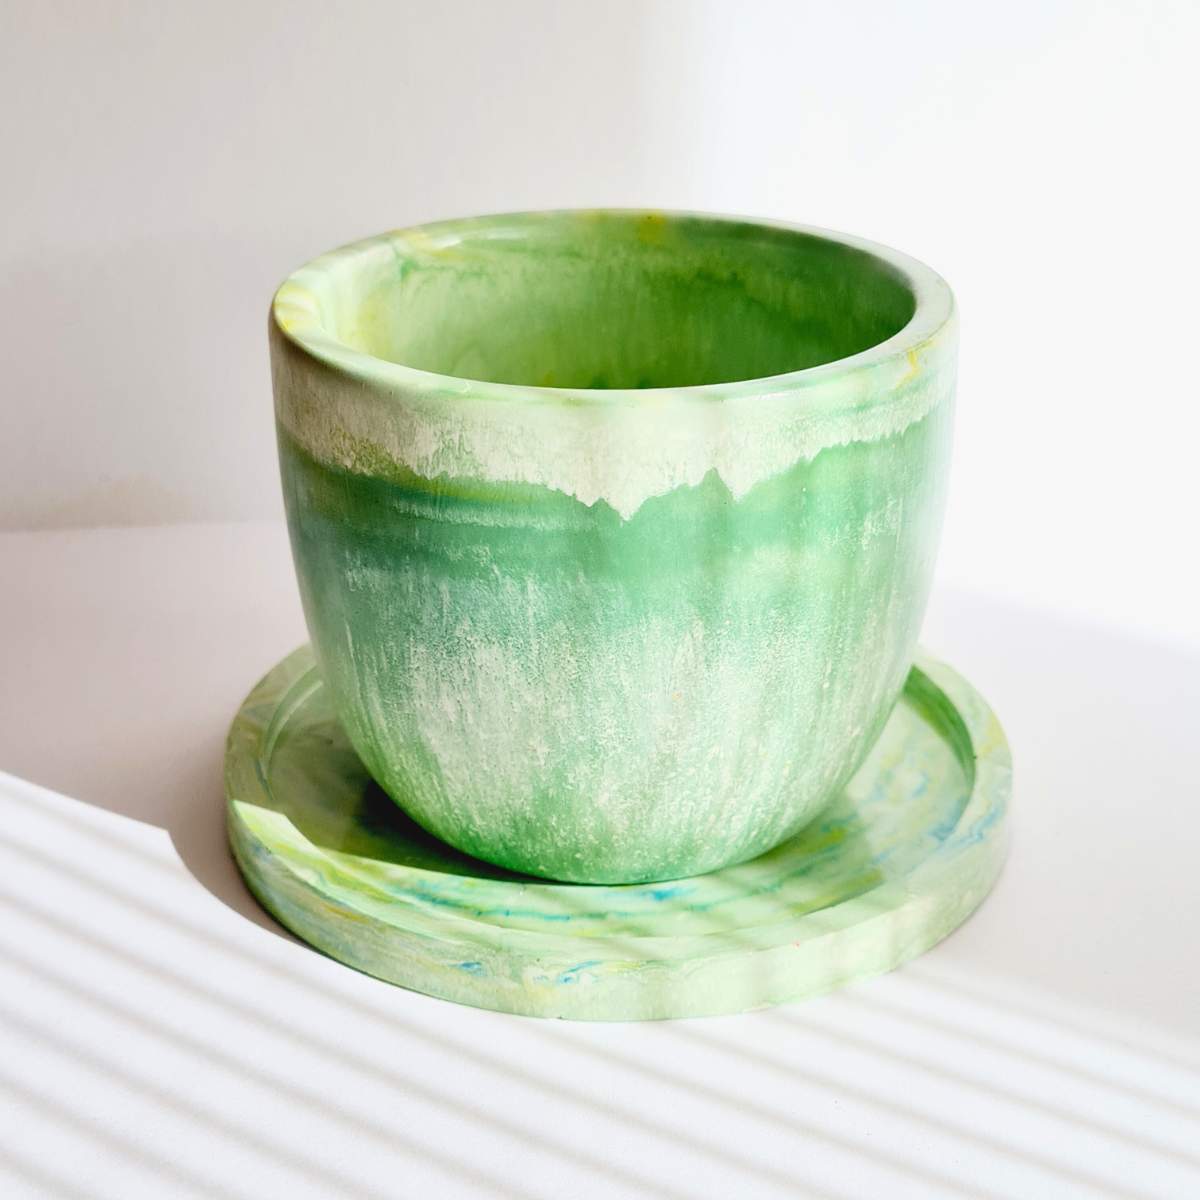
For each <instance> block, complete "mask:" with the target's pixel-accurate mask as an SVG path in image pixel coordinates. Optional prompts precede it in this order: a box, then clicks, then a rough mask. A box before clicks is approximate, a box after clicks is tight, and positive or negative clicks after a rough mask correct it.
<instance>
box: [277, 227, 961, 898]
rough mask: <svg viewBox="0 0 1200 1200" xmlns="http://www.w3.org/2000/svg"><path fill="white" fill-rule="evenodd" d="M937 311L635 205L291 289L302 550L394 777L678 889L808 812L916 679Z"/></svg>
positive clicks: (436, 819)
mask: <svg viewBox="0 0 1200 1200" xmlns="http://www.w3.org/2000/svg"><path fill="white" fill-rule="evenodd" d="M953 307H954V306H953V299H952V297H951V294H950V291H949V289H948V288H947V286H946V284H945V283H944V282H943V281H942V280H941V279H940V278H939V277H938V276H937V275H936V274H934V273H933V272H932V271H930V270H929V269H928V268H926V267H924V266H922V265H920V264H919V263H916V262H914V261H913V260H912V259H909V258H907V257H905V256H904V255H901V254H897V253H895V252H894V251H891V250H887V249H884V248H882V247H879V246H875V245H872V244H870V243H867V242H863V241H860V240H858V239H856V238H851V237H845V236H842V235H838V234H829V233H824V232H820V231H816V230H809V229H802V228H794V227H789V226H783V225H776V224H769V223H765V222H751V221H744V220H733V219H724V218H714V217H706V216H693V215H685V214H662V213H649V212H622V211H604V212H557V213H553V212H552V213H530V214H520V215H511V216H498V217H485V218H480V219H474V220H460V221H449V222H445V223H441V224H435V225H426V226H422V227H420V228H416V229H409V230H401V231H398V232H395V233H390V234H386V235H383V236H381V237H378V238H373V239H370V240H368V241H364V242H359V243H356V244H355V245H352V246H348V247H346V248H344V249H341V250H337V251H334V252H333V253H331V254H328V255H325V256H323V257H321V258H319V259H316V260H315V261H313V262H312V263H310V264H308V265H307V266H305V267H303V268H301V269H300V270H299V271H297V272H296V273H295V274H294V275H292V276H291V277H290V278H289V279H288V280H287V281H286V282H285V283H284V284H283V286H282V287H281V288H280V290H279V292H278V293H277V295H276V297H275V301H274V304H273V307H272V314H271V322H270V338H271V351H272V363H273V371H274V388H275V401H276V414H277V420H278V430H279V449H280V462H281V468H282V475H283V488H284V496H285V500H286V505H287V512H288V519H289V525H290V529H291V538H292V548H293V552H294V556H295V562H296V570H297V575H298V578H299V583H300V590H301V595H302V599H303V603H304V610H305V615H306V618H307V622H308V627H309V631H310V634H311V636H312V642H313V647H314V650H315V652H316V656H317V662H318V664H319V667H320V670H321V673H322V675H323V677H324V680H325V682H326V685H327V687H328V688H329V692H330V696H331V698H332V702H333V706H334V710H335V711H336V712H337V714H338V717H339V719H340V721H341V723H342V724H343V725H344V726H345V730H346V733H347V735H348V736H349V738H350V741H351V743H352V744H353V746H354V748H355V750H356V751H357V753H358V754H359V755H360V756H361V758H362V760H363V762H364V764H365V765H366V767H367V768H368V770H369V771H370V772H371V774H372V775H373V776H374V777H375V779H376V780H377V781H378V783H379V784H380V785H381V786H382V787H383V788H384V789H385V790H386V791H387V792H388V793H389V794H390V795H391V796H392V797H393V798H394V799H395V800H396V802H397V803H399V804H400V805H401V806H402V807H403V808H404V810H405V811H406V812H408V813H409V814H410V815H411V816H412V817H413V818H414V819H415V820H416V821H418V822H419V823H420V824H421V825H423V826H425V827H426V828H427V829H428V830H430V831H431V832H432V833H434V834H435V835H436V836H438V837H440V838H442V839H443V840H444V841H446V842H449V843H450V844H451V845H453V846H456V847H458V848H459V849H461V850H464V851H466V852H468V853H469V854H473V855H475V856H477V857H479V858H483V859H486V860H489V861H491V862H493V863H498V864H500V865H502V866H505V867H508V868H511V869H514V870H518V871H524V872H528V873H531V874H535V875H542V876H547V877H550V878H554V879H561V880H571V881H583V882H596V883H613V882H637V881H645V880H660V879H670V878H678V877H681V876H686V875H693V874H698V873H701V872H705V871H710V870H713V869H716V868H719V867H721V866H724V865H728V864H730V863H734V862H738V861H741V860H744V859H747V858H751V857H753V856H755V855H758V854H760V853H762V852H764V851H766V850H768V849H770V848H771V847H772V846H774V845H776V844H777V843H779V842H780V841H782V840H783V839H785V838H787V837H789V836H790V835H791V834H793V833H795V832H797V831H798V830H799V829H800V828H801V827H803V826H804V825H806V824H807V823H808V822H809V821H811V820H812V819H813V818H814V817H815V816H817V814H818V813H820V811H821V810H822V808H823V807H824V806H826V805H827V804H828V803H829V802H830V801H831V800H832V799H833V798H834V797H835V796H836V795H837V793H838V791H839V789H840V788H841V787H842V785H843V784H844V783H845V782H846V781H847V780H848V778H849V777H850V775H851V774H852V773H853V772H854V770H855V769H856V767H857V766H858V765H859V763H860V762H861V761H862V759H863V758H864V756H865V755H866V753H867V751H868V750H869V748H870V747H871V745H872V743H873V741H874V740H875V738H876V736H877V735H878V733H879V731H880V729H881V728H882V726H883V723H884V721H885V720H886V718H887V716H888V714H889V712H890V711H891V709H892V706H893V704H894V703H895V701H896V699H897V697H898V696H899V694H900V690H901V688H902V686H903V684H904V680H905V677H906V675H907V673H908V669H909V666H910V664H911V662H912V659H913V655H914V651H915V645H916V637H917V632H918V629H919V626H920V623H921V618H922V614H923V610H924V607H925V600H926V595H927V591H928V587H929V581H930V575H931V570H932V566H933V561H934V555H935V551H936V544H937V538H938V531H939V527H940V522H941V510H942V499H943V492H944V481H945V474H946V466H947V461H948V454H949V445H950V430H951V415H952V413H951V410H952V397H953V384H954V352H955V332H954V312H953Z"/></svg>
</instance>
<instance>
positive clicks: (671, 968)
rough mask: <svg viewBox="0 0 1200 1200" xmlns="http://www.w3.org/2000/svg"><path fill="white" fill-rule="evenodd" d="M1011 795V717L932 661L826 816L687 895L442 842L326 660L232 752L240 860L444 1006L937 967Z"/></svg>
mask: <svg viewBox="0 0 1200 1200" xmlns="http://www.w3.org/2000/svg"><path fill="white" fill-rule="evenodd" d="M1010 783H1011V760H1010V757H1009V751H1008V744H1007V742H1006V741H1005V738H1004V733H1003V731H1002V730H1001V728H1000V726H999V724H998V722H997V721H996V718H995V717H994V715H993V714H992V712H991V710H990V709H989V708H988V706H987V705H986V703H985V702H984V701H983V699H982V698H981V697H980V696H979V695H978V693H976V692H975V691H974V689H973V688H972V687H971V686H970V684H968V683H967V682H966V680H964V679H963V678H962V677H961V676H960V675H958V674H956V673H955V672H954V671H952V670H951V669H950V668H949V667H947V666H944V665H943V664H940V663H937V662H935V661H932V660H930V659H928V658H926V657H921V658H919V660H918V663H917V666H915V667H914V668H913V670H912V672H911V673H910V675H909V677H908V682H907V684H906V686H905V690H904V694H903V696H902V697H901V700H900V702H899V704H897V706H896V708H895V711H894V712H893V714H892V716H891V718H890V720H889V721H888V724H887V726H886V728H885V730H884V732H883V735H882V736H881V737H880V739H879V742H878V743H877V745H876V746H875V748H874V750H873V751H872V753H871V755H870V757H869V758H868V760H867V762H866V763H865V764H864V765H863V767H862V768H861V769H860V771H859V772H858V774H857V775H856V776H855V777H854V779H853V780H852V781H851V783H850V785H849V786H848V787H847V789H846V791H845V793H844V794H843V795H842V797H841V798H840V799H839V800H838V801H837V802H836V803H835V804H834V805H833V807H832V808H831V809H829V810H827V811H826V813H825V815H824V816H823V817H822V818H820V819H819V820H818V821H817V822H816V823H814V824H813V825H811V826H809V827H808V828H807V829H806V830H804V831H803V832H802V833H801V834H799V835H798V836H797V837H795V838H793V839H792V840H791V841H789V842H787V843H785V844H784V845H782V846H779V847H777V848H776V849H775V850H772V851H771V852H770V853H768V854H764V855H763V856H762V857H760V858H757V859H755V860H754V861H752V862H748V863H743V864H742V865H740V866H736V867H729V868H726V869H725V870H722V871H717V872H714V873H713V874H711V875H705V876H699V877H696V878H691V879H681V880H676V881H673V882H670V883H660V884H635V885H628V886H593V885H585V884H556V883H550V882H547V881H546V880H541V879H535V878H532V877H529V876H523V875H515V874H512V873H510V872H507V871H504V870H501V869H500V868H497V867H492V866H489V865H488V864H487V863H483V862H479V861H477V860H475V859H472V858H468V857H466V856H465V855H462V854H459V853H458V852H457V851H455V850H452V849H450V848H449V847H448V846H445V845H443V844H442V843H441V842H439V841H437V840H436V839H434V838H432V837H431V836H430V835H429V834H427V833H425V832H424V831H423V830H422V829H420V828H419V827H418V826H417V825H415V824H414V823H413V822H411V821H410V820H408V819H407V818H406V817H405V816H404V814H403V813H402V812H401V811H400V810H399V809H398V808H397V807H396V805H395V804H394V803H393V802H392V801H391V800H390V799H388V798H387V796H385V795H384V794H383V792H381V791H380V790H379V788H378V787H377V786H376V785H375V784H374V783H373V781H372V780H371V778H370V776H369V775H368V774H367V772H366V769H365V768H364V767H363V766H362V764H361V763H360V762H359V760H358V758H357V757H356V755H355V753H354V751H353V750H352V749H351V748H350V744H349V742H348V741H347V740H346V737H345V735H344V734H343V733H342V730H341V728H340V727H339V725H338V723H337V721H336V719H335V718H334V716H333V713H332V711H331V709H330V707H329V703H328V698H327V695H326V693H325V690H324V688H323V686H322V683H321V678H320V676H319V675H318V673H317V671H316V668H315V667H314V665H313V658H312V653H311V651H310V650H309V649H308V647H304V648H302V649H300V650H297V651H296V652H295V653H293V654H291V655H289V656H288V657H287V658H286V659H284V660H283V662H281V663H280V664H279V665H278V666H277V667H275V669H274V670H273V671H271V672H270V674H269V675H267V676H266V678H265V679H263V680H262V682H261V683H259V685H258V686H257V687H256V688H255V689H254V691H253V692H252V693H251V694H250V695H249V697H247V699H246V701H245V703H244V704H243V705H242V707H241V710H240V711H239V713H238V715H237V717H236V719H235V720H234V723H233V726H232V728H231V730H230V734H229V742H228V749H227V752H226V759H225V787H226V795H227V796H228V800H229V809H228V817H229V837H230V842H231V844H232V846H233V851H234V855H235V857H236V859H237V862H238V866H239V867H240V868H241V871H242V874H243V875H244V876H245V878H246V882H247V883H248V884H249V886H250V888H251V890H252V891H253V892H254V894H255V896H257V897H258V899H259V900H260V901H261V902H262V904H263V905H264V907H266V908H267V909H268V910H269V911H270V912H271V913H272V914H273V915H274V916H275V917H277V918H278V919H279V920H280V921H281V922H282V923H283V924H284V925H286V926H287V927H288V928H289V929H291V930H292V931H293V932H294V933H296V934H297V935H299V936H300V937H301V938H303V939H304V940H305V941H306V942H309V943H311V944H312V945H313V946H315V947H317V948H318V949H319V950H322V951H324V953H326V954H328V955H330V956H331V957H332V958H335V959H337V960H339V961H340V962H343V963H346V964H348V965H349V966H352V967H355V968H357V969H358V970H360V971H365V972H367V973H368V974H370V975H375V976H378V977H379V978H381V979H386V980H388V981H390V982H392V983H397V984H400V985H402V986H404V987H407V988H412V989H413V990H415V991H419V992H425V993H427V994H429V995H431V996H440V997H443V998H445V999H448V1000H454V1001H457V1002H459V1003H461V1004H471V1005H476V1006H478V1007H481V1008H491V1009H499V1010H501V1011H504V1012H512V1013H522V1014H526V1015H529V1016H540V1017H565V1018H571V1019H576V1020H613V1021H616V1020H643V1019H651V1018H662V1017H687V1016H702V1015H711V1014H717V1013H732V1012H741V1011H744V1010H747V1009H754V1008H763V1007H766V1006H768V1005H772V1004H779V1003H781V1002H783V1001H787V1000H797V999H800V998H802V997H805V996H811V995H815V994H817V993H820V992H825V991H828V990H830V989H831V988H835V987H838V986H839V985H841V984H845V983H848V982H850V981H851V980H854V979H860V978H863V977H865V976H869V975H875V974H878V973H880V972H883V971H887V970H890V969H891V968H893V967H895V966H897V965H898V964H900V963H902V962H904V961H906V960H907V959H910V958H912V957H914V956H915V955H917V954H920V953H921V952H922V951H924V950H926V949H928V948H929V947H930V946H932V945H934V944H935V943H936V942H938V941H940V940H941V939H942V938H944V937H945V936H946V935H947V934H949V933H950V932H951V931H952V930H953V929H955V928H957V926H959V925H960V924H961V923H962V922H963V921H964V920H965V919H966V918H967V916H969V915H970V913H971V912H972V911H973V910H974V909H975V907H976V906H977V905H978V904H979V903H980V901H982V900H983V898H984V897H985V896H986V895H987V893H988V891H989V890H990V889H991V887H992V884H993V883H994V882H995V880H996V877H997V875H998V873H999V870H1000V866H1001V863H1002V861H1003V858H1004V849H1005V817H1006V813H1007V808H1008V800H1009V793H1010Z"/></svg>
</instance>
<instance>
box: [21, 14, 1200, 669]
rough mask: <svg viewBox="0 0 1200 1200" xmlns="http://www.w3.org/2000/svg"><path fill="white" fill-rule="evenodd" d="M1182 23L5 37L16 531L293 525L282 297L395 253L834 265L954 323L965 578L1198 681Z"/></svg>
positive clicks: (107, 25)
mask: <svg viewBox="0 0 1200 1200" xmlns="http://www.w3.org/2000/svg"><path fill="white" fill-rule="evenodd" d="M1198 41H1200V5H1197V4H1195V3H1194V2H1193V0H1153V2H1151V0H1143V2H1133V0H1126V2H1125V3H1121V4H1104V3H1099V2H1098V0H1096V2H1079V0H1070V2H1068V0H1014V2H1013V3H1007V4H1003V5H991V6H981V5H978V4H961V3H957V2H956V0H936V2H934V0H908V2H907V3H904V4H900V5H881V4H877V3H864V2H862V0H847V2H845V3H841V4H837V5H830V4H828V3H816V2H814V3H804V4H798V3H792V2H787V3H762V2H750V0H748V2H746V3H739V4H731V3H728V2H716V3H707V2H700V0H695V2H693V0H680V2H673V3H661V2H660V3H651V2H649V0H647V2H645V3H641V2H633V0H624V2H617V0H611V2H609V3H605V4H604V5H602V6H596V5H584V4H561V3H557V2H556V0H542V2H538V3H530V2H521V3H518V2H515V0H507V2H506V3H503V4H493V3H483V2H477V3H463V2H462V0H448V2H445V3H441V4H431V3H429V0H419V2H412V0H410V2H400V0H377V2H374V3H365V2H360V3H356V4H353V5H349V6H335V5H329V4H326V3H322V2H320V0H292V2H291V3H287V4H283V3H265V2H264V3H255V4H249V5H248V4H244V3H234V2H233V0H215V2H213V3H208V4H204V5H200V4H190V5H187V4H171V5H163V4H156V3H151V2H150V0H140V2H123V3H116V2H115V0H103V2H101V3H92V4H87V5H66V4H58V3H40V2H34V0H8V2H7V3H5V4H3V5H0V163H3V170H4V173H5V180H6V183H7V186H6V187H5V188H4V189H3V193H2V194H3V197H4V201H3V205H4V216H5V219H4V220H3V221H0V329H2V330H3V334H2V335H0V379H2V380H3V392H4V400H3V401H2V402H0V447H2V448H3V449H2V450H0V455H2V461H0V527H6V528H15V529H20V528H32V527H41V528H46V527H67V526H77V525H100V524H120V523H125V522H128V523H134V524H137V523H150V522H158V521H163V522H169V521H179V520H197V519H199V520H210V519H229V518H233V519H243V518H259V517H268V516H272V515H274V514H276V513H277V511H278V505H279V500H278V486H277V482H276V478H275V475H274V469H273V467H272V465H271V464H272V461H273V453H274V451H273V446H272V428H271V415H270V398H269V384H268V378H267V362H266V338H265V324H266V316H265V314H266V306H267V299H268V296H269V295H270V293H271V291H272V290H273V288H274V286H275V284H276V283H277V282H278V281H279V280H280V279H281V278H282V277H283V275H284V274H285V273H286V272H287V271H289V270H291V269H292V268H293V267H295V266H297V265H299V263H301V262H302V261H304V260H305V259H307V258H309V257H311V256H312V255H313V254H315V253H317V252H319V251H322V250H325V249H328V248H330V247H332V246H334V245H337V244H340V243H342V242H344V241H348V240H350V239H351V238H354V237H358V236H362V235H366V234H370V233H375V232H377V231H379V230H382V229H386V228H389V227H392V226H395V225H399V224H404V223H408V222H412V221H418V220H424V219H429V218H435V217H443V216H452V215H456V214H462V213H470V212H483V211H489V210H491V211H494V210H497V209H511V208H524V207H551V206H556V205H587V204H647V205H659V206H681V207H694V208H702V209H715V210H722V209H724V210H729V211H734V212H747V213H758V214H762V215H767V216H776V217H780V218H783V219H787V220H796V221H802V222H809V223H813V224H820V225H828V226H832V227H834V228H840V229H846V230H849V231H851V232H855V233H860V234H862V235H864V236H868V237H873V238H876V239H878V240H880V241H883V242H886V243H890V244H893V245H895V246H897V247H899V248H900V249H902V250H905V251H908V252H910V253H912V254H915V255H916V256H917V257H919V258H922V259H924V260H925V261H927V262H929V263H930V264H931V265H932V266H934V267H935V268H937V269H938V270H940V271H941V272H942V273H943V274H944V275H945V276H946V277H947V279H949V281H950V282H951V284H952V285H953V286H954V288H955V289H956V291H957V293H958V297H959V300H960V303H961V309H962V316H963V324H962V352H961V379H960V409H959V411H960V419H959V431H958V445H957V451H956V465H955V475H954V482H953V489H952V493H951V498H950V516H949V523H948V526H947V531H946V539H945V544H944V550H943V554H942V559H941V567H940V569H941V572H942V577H943V579H944V580H946V581H947V582H949V583H952V584H957V585H965V584H969V585H970V586H973V587H978V588H982V589H985V590H987V591H988V592H989V593H991V594H995V595H1003V596H1006V597H1008V598H1010V599H1012V600H1014V601H1016V602H1021V603H1026V604H1036V605H1038V606H1049V607H1052V608H1055V609H1057V610H1059V611H1067V612H1070V611H1086V612H1090V613H1091V614H1093V615H1094V616H1095V617H1097V618H1100V619H1106V620H1115V621H1120V622H1121V623H1123V624H1124V625H1125V626H1127V627H1135V626H1136V627H1139V628H1140V629H1141V630H1142V631H1143V632H1146V633H1149V634H1150V635H1152V636H1175V637H1182V638H1186V639H1189V640H1190V641H1191V643H1192V644H1193V645H1196V646H1200V578H1198V576H1197V567H1196V556H1195V554H1194V553H1189V548H1190V547H1191V546H1192V544H1193V543H1194V541H1195V530H1194V520H1195V513H1196V511H1197V509H1198V508H1200V497H1198V494H1197V487H1196V472H1195V470H1194V469H1193V462H1192V458H1193V447H1194V446H1195V444H1196V441H1197V438H1198V437H1200V405H1198V404H1197V403H1196V399H1197V387H1196V372H1195V368H1194V366H1193V365H1192V363H1191V361H1190V358H1189V354H1190V353H1191V347H1192V346H1193V344H1194V341H1195V338H1194V328H1193V326H1194V320H1195V311H1196V305H1195V292H1196V279H1197V277H1198V276H1200V239H1197V238H1196V237H1195V236H1194V234H1193V228H1194V223H1195V213H1196V210H1197V207H1198V206H1200V188H1198V187H1197V174H1196V155H1195V153H1194V149H1193V147H1194V142H1195V127H1194V126H1195V114H1196V112H1197V111H1200V72H1197V71H1196V70H1195V64H1194V57H1195V56H1194V49H1195V46H1196V45H1197V42H1198Z"/></svg>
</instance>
